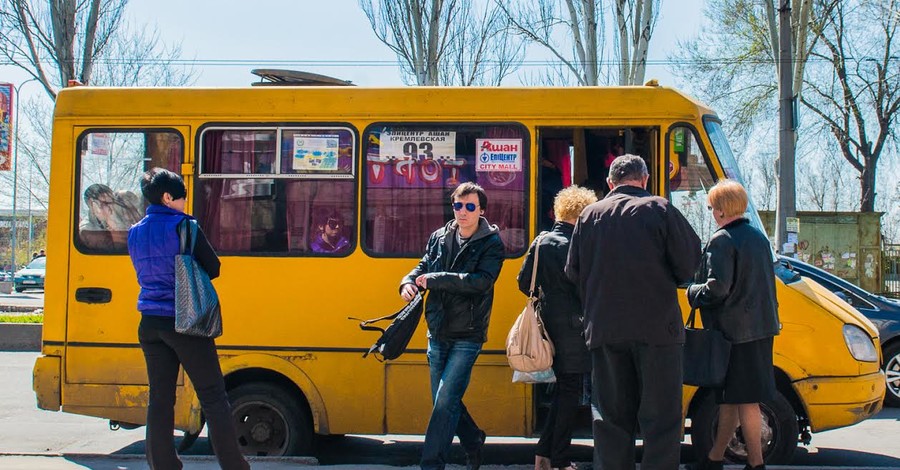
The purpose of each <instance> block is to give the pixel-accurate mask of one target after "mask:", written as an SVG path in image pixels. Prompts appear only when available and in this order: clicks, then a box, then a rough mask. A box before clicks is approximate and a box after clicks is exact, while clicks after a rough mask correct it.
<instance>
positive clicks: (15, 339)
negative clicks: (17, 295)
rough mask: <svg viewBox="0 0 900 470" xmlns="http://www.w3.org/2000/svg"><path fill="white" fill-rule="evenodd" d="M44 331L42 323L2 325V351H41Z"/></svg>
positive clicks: (0, 334) (0, 332) (0, 340)
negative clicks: (42, 332)
mask: <svg viewBox="0 0 900 470" xmlns="http://www.w3.org/2000/svg"><path fill="white" fill-rule="evenodd" d="M42 330H43V325H42V324H40V323H0V351H33V352H37V351H40V350H41V331H42ZM0 455H2V454H0Z"/></svg>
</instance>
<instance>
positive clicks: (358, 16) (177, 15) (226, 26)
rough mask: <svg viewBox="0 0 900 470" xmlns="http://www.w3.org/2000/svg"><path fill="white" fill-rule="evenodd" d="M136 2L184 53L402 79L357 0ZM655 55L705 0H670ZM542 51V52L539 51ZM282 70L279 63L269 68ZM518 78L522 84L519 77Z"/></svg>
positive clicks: (356, 78) (692, 26) (226, 76)
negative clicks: (350, 63) (294, 62)
mask: <svg viewBox="0 0 900 470" xmlns="http://www.w3.org/2000/svg"><path fill="white" fill-rule="evenodd" d="M228 3H229V5H230V6H229V7H228V9H227V10H226V9H224V8H222V7H221V4H222V2H214V1H210V0H192V1H188V2H184V1H179V0H131V1H130V2H129V4H128V8H129V13H130V15H131V16H132V18H134V19H135V20H137V19H142V20H144V21H155V22H156V24H157V26H158V28H159V30H160V32H161V34H162V37H163V38H164V39H165V40H167V41H181V42H182V47H183V52H184V57H185V58H193V59H199V60H211V59H232V60H234V59H238V60H247V61H252V60H323V61H326V60H339V61H382V62H383V64H381V65H372V66H359V65H354V66H349V67H348V66H345V67H326V66H306V65H303V66H298V65H291V66H287V67H283V68H294V69H303V70H307V71H310V72H317V73H324V74H326V75H332V76H336V77H339V78H344V79H347V80H351V81H353V82H354V83H356V84H358V85H362V86H389V85H402V81H401V78H400V75H399V71H398V67H397V65H396V58H395V56H394V54H393V53H392V52H391V51H390V50H389V49H388V48H387V46H385V45H384V44H382V43H381V42H379V41H378V39H377V38H376V37H375V34H374V33H373V32H372V28H371V26H370V25H369V22H368V20H367V19H366V17H365V15H364V14H363V12H362V10H361V9H360V7H359V4H358V3H357V1H356V0H330V1H327V2H325V1H310V0H304V1H301V0H257V1H255V2H228ZM661 3H662V7H661V8H662V9H661V12H660V17H659V22H658V23H657V28H656V31H655V33H654V36H653V40H652V42H651V48H650V59H651V60H652V59H664V58H665V57H666V55H667V53H668V52H669V51H670V50H671V48H673V47H674V46H675V42H676V40H677V39H682V38H686V37H688V36H690V35H692V34H694V33H695V32H696V30H697V28H699V25H700V10H701V8H702V5H703V3H704V0H678V1H675V0H663V1H662V2H661ZM533 52H534V54H539V53H540V51H537V50H535V51H533ZM268 67H269V68H279V67H278V66H268ZM251 68H255V66H253V65H237V66H203V67H200V68H198V70H199V71H200V72H201V74H200V77H199V78H198V80H197V85H200V86H243V85H246V84H248V83H250V82H252V81H255V78H256V77H255V76H253V75H251V74H250V73H249V70H250V69H251ZM651 77H658V78H660V79H661V82H662V83H664V84H667V85H674V82H673V80H671V77H670V76H669V73H668V71H667V70H665V67H664V66H651V67H650V68H649V69H648V73H647V78H651ZM512 84H518V81H514V82H513V83H512Z"/></svg>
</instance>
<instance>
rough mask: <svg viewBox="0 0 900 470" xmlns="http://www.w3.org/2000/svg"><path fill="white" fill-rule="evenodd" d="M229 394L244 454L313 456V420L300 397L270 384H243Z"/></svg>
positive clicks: (232, 413)
mask: <svg viewBox="0 0 900 470" xmlns="http://www.w3.org/2000/svg"><path fill="white" fill-rule="evenodd" d="M228 397H229V399H230V401H231V415H232V417H233V418H234V425H235V428H236V430H237V436H238V443H239V444H240V447H241V452H242V453H243V454H244V455H255V456H284V455H310V453H311V451H312V443H313V422H312V417H311V416H310V413H309V410H308V409H307V408H306V405H305V404H304V403H302V402H301V400H300V398H299V397H295V396H293V395H291V394H290V393H288V392H287V391H286V390H285V389H284V388H282V387H279V386H277V385H274V384H268V383H249V384H245V385H240V386H238V387H235V388H234V389H232V390H231V391H230V392H228Z"/></svg>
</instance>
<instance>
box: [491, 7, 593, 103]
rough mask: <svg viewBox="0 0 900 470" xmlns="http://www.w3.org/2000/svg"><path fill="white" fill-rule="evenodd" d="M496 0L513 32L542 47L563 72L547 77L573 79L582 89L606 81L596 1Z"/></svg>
mask: <svg viewBox="0 0 900 470" xmlns="http://www.w3.org/2000/svg"><path fill="white" fill-rule="evenodd" d="M496 1H497V5H498V6H499V7H500V8H501V9H502V11H503V13H504V14H505V15H506V18H507V19H508V20H509V25H510V28H511V29H512V30H513V32H515V33H516V34H518V35H520V36H522V37H524V38H525V39H526V40H527V41H529V42H531V43H534V44H538V45H539V46H541V47H543V48H545V49H546V50H547V51H549V52H550V53H551V54H552V55H553V56H554V57H556V59H557V60H559V61H560V62H561V63H562V64H563V65H562V67H563V69H564V70H565V72H556V73H554V74H550V75H547V77H556V78H557V79H566V78H568V77H569V76H572V77H575V80H576V82H577V83H578V85H582V86H592V85H600V84H602V83H604V82H606V81H607V80H608V78H609V74H610V71H609V70H608V69H604V68H602V67H601V65H602V64H603V55H604V52H605V51H604V45H605V41H604V34H603V8H602V5H601V3H600V1H599V0H565V1H563V2H556V1H553V0H537V1H535V2H527V1H526V2H522V1H517V0H496ZM563 38H564V40H561V39H563ZM566 49H571V52H568V51H567V50H566Z"/></svg>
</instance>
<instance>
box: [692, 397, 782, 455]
mask: <svg viewBox="0 0 900 470" xmlns="http://www.w3.org/2000/svg"><path fill="white" fill-rule="evenodd" d="M699 399H700V400H701V401H700V402H699V403H697V406H696V407H695V408H694V412H692V414H691V442H692V443H693V444H692V445H693V449H694V457H695V458H697V459H698V460H700V459H701V458H702V457H703V456H705V455H707V454H709V450H710V449H711V448H712V445H713V440H714V439H715V435H716V427H717V426H718V425H719V407H718V405H716V400H715V398H714V397H713V394H711V393H704V394H703V396H702V397H700V398H699ZM759 409H760V411H761V412H762V418H763V427H762V441H763V447H762V449H763V459H765V462H766V463H767V464H770V465H772V464H774V465H786V464H788V463H790V461H791V457H793V455H794V450H796V449H797V438H798V436H799V434H800V431H799V427H798V424H797V415H796V413H794V408H793V407H791V404H790V402H788V400H787V398H785V397H784V395H782V394H781V392H778V393H777V394H776V395H775V399H774V400H768V401H765V402H762V403H760V404H759ZM740 429H741V428H740V427H738V429H737V431H735V435H734V437H732V439H731V442H730V443H729V444H728V447H727V448H726V449H725V460H727V461H730V462H733V463H746V462H747V451H746V448H745V444H744V438H743V436H742V435H741V433H740Z"/></svg>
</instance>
